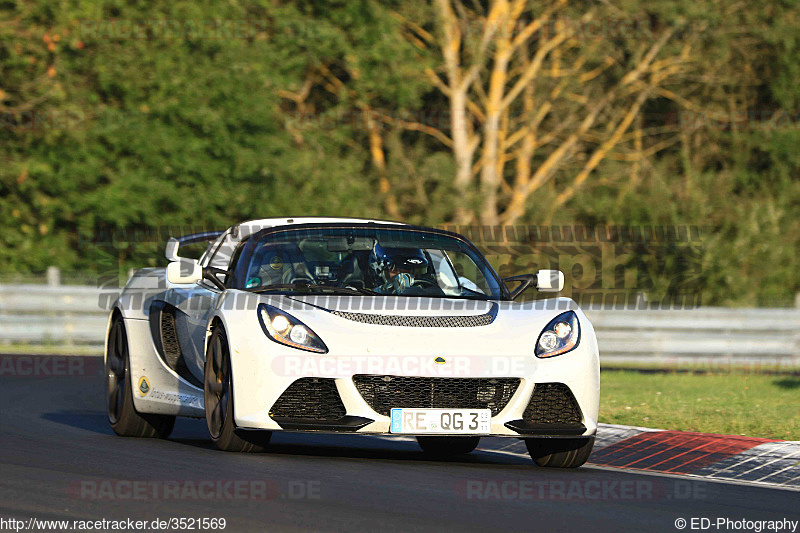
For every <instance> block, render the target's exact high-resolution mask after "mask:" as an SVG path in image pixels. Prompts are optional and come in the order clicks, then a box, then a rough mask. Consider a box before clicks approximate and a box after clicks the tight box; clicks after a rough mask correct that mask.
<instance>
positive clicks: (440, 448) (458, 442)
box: [417, 437, 481, 457]
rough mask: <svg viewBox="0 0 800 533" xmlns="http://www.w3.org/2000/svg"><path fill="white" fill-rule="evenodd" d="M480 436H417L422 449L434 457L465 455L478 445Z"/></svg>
mask: <svg viewBox="0 0 800 533" xmlns="http://www.w3.org/2000/svg"><path fill="white" fill-rule="evenodd" d="M480 441H481V438H480V437H417V443H419V446H420V448H422V451H424V452H425V453H427V454H429V455H433V456H435V457H452V456H455V455H466V454H468V453H470V452H471V451H473V450H474V449H475V448H477V447H478V443H479V442H480Z"/></svg>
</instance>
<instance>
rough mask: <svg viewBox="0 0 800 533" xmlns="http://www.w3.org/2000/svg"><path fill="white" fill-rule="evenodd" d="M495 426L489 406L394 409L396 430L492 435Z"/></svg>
mask: <svg viewBox="0 0 800 533" xmlns="http://www.w3.org/2000/svg"><path fill="white" fill-rule="evenodd" d="M491 427H492V412H491V410H489V409H406V408H395V409H392V425H391V432H392V433H410V434H413V435H419V434H425V433H438V434H440V435H453V434H457V435H488V434H489V433H491Z"/></svg>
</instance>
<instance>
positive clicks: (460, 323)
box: [330, 311, 495, 328]
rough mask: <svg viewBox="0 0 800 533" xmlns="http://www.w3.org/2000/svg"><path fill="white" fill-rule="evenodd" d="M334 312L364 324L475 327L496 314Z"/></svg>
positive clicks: (492, 318)
mask: <svg viewBox="0 0 800 533" xmlns="http://www.w3.org/2000/svg"><path fill="white" fill-rule="evenodd" d="M330 312H331V313H332V314H334V315H336V316H339V317H342V318H346V319H347V320H352V321H354V322H362V323H364V324H376V325H380V326H405V327H412V328H474V327H478V326H487V325H489V324H491V323H492V321H493V320H494V317H495V315H494V314H493V313H487V314H485V315H468V316H405V315H376V314H371V313H349V312H346V311H330Z"/></svg>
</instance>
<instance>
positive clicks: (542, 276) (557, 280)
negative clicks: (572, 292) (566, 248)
mask: <svg viewBox="0 0 800 533" xmlns="http://www.w3.org/2000/svg"><path fill="white" fill-rule="evenodd" d="M536 289H537V290H538V291H539V292H561V291H563V290H564V273H563V272H561V271H560V270H540V271H538V272H537V273H536Z"/></svg>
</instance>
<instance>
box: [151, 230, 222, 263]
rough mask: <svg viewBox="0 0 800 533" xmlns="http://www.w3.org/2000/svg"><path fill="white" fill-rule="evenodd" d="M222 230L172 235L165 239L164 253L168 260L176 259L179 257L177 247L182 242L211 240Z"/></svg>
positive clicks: (190, 242)
mask: <svg viewBox="0 0 800 533" xmlns="http://www.w3.org/2000/svg"><path fill="white" fill-rule="evenodd" d="M223 233H224V232H222V231H206V232H203V233H194V234H192V235H184V236H183V237H178V238H175V237H172V238H170V240H168V241H167V247H166V249H165V251H164V255H166V256H167V259H168V260H169V261H178V260H179V259H180V257H178V249H179V248H180V247H181V245H182V244H194V243H196V242H209V241H213V240H214V239H216V238H217V237H219V236H220V235H222V234H223Z"/></svg>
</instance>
